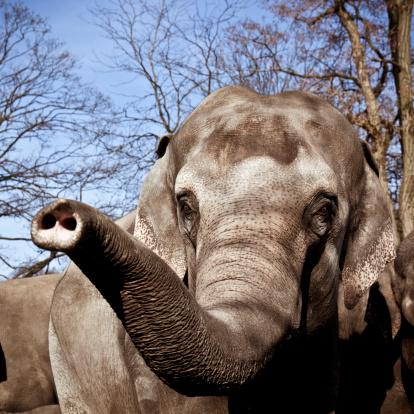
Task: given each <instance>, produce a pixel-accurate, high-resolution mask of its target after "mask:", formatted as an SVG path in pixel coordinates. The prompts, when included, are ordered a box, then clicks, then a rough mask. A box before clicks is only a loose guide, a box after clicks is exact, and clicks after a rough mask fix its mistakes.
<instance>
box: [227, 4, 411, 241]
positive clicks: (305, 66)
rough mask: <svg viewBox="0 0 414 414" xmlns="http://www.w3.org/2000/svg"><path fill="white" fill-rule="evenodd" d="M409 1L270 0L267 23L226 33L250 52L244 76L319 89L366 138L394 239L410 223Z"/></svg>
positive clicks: (250, 23) (245, 25) (402, 234)
mask: <svg viewBox="0 0 414 414" xmlns="http://www.w3.org/2000/svg"><path fill="white" fill-rule="evenodd" d="M412 3H413V1H412V0H409V1H399V0H396V1H385V0H375V1H371V0H370V1H367V0H349V1H345V0H318V1H313V0H306V1H291V2H284V1H279V0H269V1H266V2H265V4H266V5H267V7H268V9H269V10H270V11H271V12H272V14H273V21H272V22H271V23H270V24H263V23H258V22H254V21H251V20H248V21H245V22H244V23H243V24H242V25H241V26H240V25H239V26H238V27H236V28H234V29H233V32H232V36H231V37H230V42H231V43H233V44H235V45H236V46H238V45H240V44H243V48H244V55H245V56H249V54H250V57H251V58H253V59H251V60H250V61H249V65H247V66H246V65H244V66H242V67H240V69H239V72H240V73H241V77H242V78H243V79H244V80H245V81H249V82H252V81H253V82H254V79H258V78H259V77H262V78H263V77H264V76H266V77H267V78H268V79H277V80H278V81H277V84H278V85H279V87H280V85H282V86H283V85H286V84H288V85H289V87H292V86H294V87H298V88H303V89H306V90H310V91H313V92H315V93H317V94H319V95H323V96H325V97H326V98H327V99H328V100H330V101H331V102H332V103H333V104H334V105H335V106H336V107H338V109H340V110H341V111H342V112H343V113H344V114H346V115H347V117H348V119H349V120H350V121H351V122H352V123H353V124H354V125H355V126H356V127H357V128H358V129H359V131H360V133H361V137H364V138H365V139H367V141H369V142H370V143H371V147H372V150H373V154H374V157H375V159H376V161H377V163H378V165H379V172H380V180H381V183H382V185H383V188H384V190H385V191H386V193H387V194H388V197H389V202H390V207H391V208H392V210H393V211H394V234H395V237H396V240H397V243H398V242H399V240H400V238H401V237H405V236H406V235H407V234H408V233H409V232H410V231H411V230H413V229H414V206H413V202H412V200H413V189H414V182H413V179H412V177H413V168H414V166H413V164H412V162H413V161H412V160H413V155H412V151H413V140H414V136H413V126H412V123H413V122H414V120H413V114H412V111H413V102H412V98H413V95H412V65H411V56H410V53H411V43H410V29H411V16H412ZM240 27H241V29H240ZM226 60H227V61H229V59H228V58H226ZM238 60H239V61H240V57H238ZM271 75H273V77H272V76H271ZM401 151H402V158H401V159H399V153H400V154H401ZM401 165H402V167H403V171H400V170H397V169H396V168H397V167H398V168H399V167H400V166H401ZM401 177H402V183H403V184H402V185H401V188H399V186H400V181H399V180H400V179H401Z"/></svg>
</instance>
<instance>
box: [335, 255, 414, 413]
mask: <svg viewBox="0 0 414 414" xmlns="http://www.w3.org/2000/svg"><path fill="white" fill-rule="evenodd" d="M393 272H394V264H393V263H389V264H388V265H387V266H386V268H385V270H384V271H383V272H382V273H381V275H380V276H379V278H378V280H377V281H376V282H375V283H374V284H373V285H372V286H371V288H370V289H369V290H368V291H366V293H365V294H364V295H363V297H362V298H361V299H360V301H359V302H358V304H357V305H356V306H355V307H354V308H353V309H351V310H349V309H347V308H346V307H345V306H344V301H343V295H344V292H343V285H342V283H340V285H339V295H338V316H339V355H340V356H339V359H340V366H341V370H340V386H339V390H340V391H339V400H338V404H337V408H336V411H335V412H336V414H343V413H344V414H345V413H351V412H352V413H364V414H368V413H372V414H395V413H398V414H412V410H411V406H410V402H409V399H408V397H407V394H406V392H405V391H404V387H403V384H402V378H401V332H400V328H401V312H400V309H399V307H398V305H397V302H396V300H395V296H394V292H393V290H392V287H391V278H392V274H393Z"/></svg>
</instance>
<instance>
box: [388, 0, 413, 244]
mask: <svg viewBox="0 0 414 414" xmlns="http://www.w3.org/2000/svg"><path fill="white" fill-rule="evenodd" d="M386 4H387V11H388V20H389V27H388V38H389V41H390V45H391V54H392V61H393V75H394V82H395V88H396V92H397V97H398V119H399V124H400V134H401V149H402V152H403V154H402V155H403V179H402V183H401V187H400V194H399V217H400V220H401V224H402V233H403V237H404V238H405V237H406V236H408V234H409V233H410V232H411V231H412V230H414V109H413V93H412V73H411V39H410V32H411V16H412V10H413V0H409V1H400V0H386Z"/></svg>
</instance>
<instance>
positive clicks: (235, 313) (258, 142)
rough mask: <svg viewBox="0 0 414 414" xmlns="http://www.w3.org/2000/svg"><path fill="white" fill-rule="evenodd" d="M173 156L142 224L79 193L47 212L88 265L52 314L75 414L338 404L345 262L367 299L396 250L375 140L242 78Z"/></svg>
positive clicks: (212, 100)
mask: <svg viewBox="0 0 414 414" xmlns="http://www.w3.org/2000/svg"><path fill="white" fill-rule="evenodd" d="M157 153H158V155H159V157H160V158H159V160H158V161H157V162H156V163H155V165H154V167H153V168H152V170H151V171H150V173H149V174H148V176H147V178H146V180H145V182H144V184H143V187H142V190H141V193H140V197H139V203H138V211H137V218H136V225H135V230H134V237H133V236H131V235H130V234H128V232H127V231H123V230H122V229H121V228H120V227H119V226H117V225H115V224H114V223H113V222H111V221H110V220H108V219H107V218H106V216H104V215H103V214H101V213H99V212H98V211H96V210H94V209H92V208H91V207H89V206H87V205H85V204H82V203H79V202H75V201H70V200H62V199H61V200H57V201H56V202H54V203H52V204H51V205H50V206H48V207H46V208H45V209H43V210H42V211H41V212H39V213H38V215H36V217H35V218H34V220H33V223H32V238H33V241H34V242H35V243H36V244H37V245H38V246H40V247H42V248H46V249H52V250H60V251H63V252H66V253H67V254H68V255H69V256H70V258H71V259H72V260H73V262H74V263H75V264H76V266H75V265H71V267H72V270H70V269H68V271H67V272H66V275H64V277H63V280H62V282H61V283H60V284H59V286H58V288H57V289H56V292H55V295H54V299H53V304H52V313H51V324H50V327H51V331H50V334H49V336H50V349H51V360H52V368H53V372H54V375H55V382H56V387H57V391H58V396H59V401H60V404H61V409H62V411H63V412H88V413H105V412H108V413H109V412H110V413H118V412H119V413H125V412H128V413H129V412H131V413H132V412H152V413H154V412H161V413H170V412H188V413H192V412H203V411H202V410H203V407H206V406H211V407H213V408H212V409H208V410H206V411H204V412H228V411H229V412H231V413H244V412H256V413H267V412H276V411H278V412H290V413H295V412H318V413H328V412H331V411H332V410H333V409H335V404H336V402H335V401H336V396H337V393H338V381H339V378H338V377H339V376H338V366H337V361H338V359H337V345H338V310H337V299H338V268H340V269H341V272H342V273H341V274H342V280H343V286H344V303H345V305H346V306H347V308H350V309H351V308H353V307H354V306H355V305H356V304H357V303H358V300H359V299H360V298H361V297H362V296H363V295H364V293H365V292H366V291H367V290H368V289H369V288H370V286H371V285H372V284H373V283H374V282H375V280H376V279H377V277H378V275H379V274H380V272H381V271H382V270H383V268H384V266H385V264H386V263H387V262H390V261H391V260H393V259H394V241H393V236H392V230H391V221H390V215H389V210H388V206H387V202H386V199H385V195H384V193H383V191H382V189H381V186H380V183H379V180H378V176H377V173H378V171H377V168H376V165H375V162H374V161H373V159H372V156H371V154H370V151H369V148H368V146H367V145H366V144H365V143H364V142H362V141H360V140H359V139H358V137H357V134H356V132H355V131H354V129H353V128H352V126H351V125H350V124H349V123H348V121H347V120H346V119H345V118H344V117H343V116H342V115H341V114H340V113H339V112H338V111H337V110H336V109H334V108H333V107H332V106H331V105H330V104H328V103H327V102H326V101H324V100H322V99H320V98H318V97H317V96H315V95H312V94H309V93H304V92H285V93H281V94H278V95H274V96H265V95H259V94H257V93H255V92H253V91H251V90H250V89H247V88H244V87H239V86H233V87H226V88H223V89H220V90H218V91H216V92H215V93H213V94H211V95H210V96H209V97H207V98H206V99H205V100H204V101H203V102H202V103H201V104H200V105H199V106H198V107H197V108H196V109H195V110H194V112H193V113H192V114H191V115H190V116H189V117H188V118H187V119H186V120H185V122H184V123H183V124H182V126H181V127H180V129H179V130H178V132H177V133H176V134H175V135H174V136H170V135H167V136H164V137H162V138H161V140H160V143H159V147H158V150H157ZM85 276H86V277H85ZM103 298H105V300H106V301H105V300H103ZM108 304H109V305H110V306H109V305H108ZM111 308H112V310H113V311H112V310H111ZM122 325H123V326H124V327H125V328H126V332H127V334H126V333H125V331H123V330H122V329H121V328H122ZM136 350H137V351H138V352H137V351H136ZM159 379H160V380H161V381H162V382H161V381H159ZM164 384H166V385H164ZM194 398H195V399H194ZM188 404H189V405H188ZM190 406H191V408H189V407H190ZM171 407H173V408H171ZM177 407H181V408H177Z"/></svg>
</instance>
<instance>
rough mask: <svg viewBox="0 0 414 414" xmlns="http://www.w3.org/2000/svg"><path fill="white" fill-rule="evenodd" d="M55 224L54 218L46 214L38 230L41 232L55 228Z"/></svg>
mask: <svg viewBox="0 0 414 414" xmlns="http://www.w3.org/2000/svg"><path fill="white" fill-rule="evenodd" d="M55 224H56V217H55V216H53V215H52V214H46V215H45V216H44V217H43V219H42V221H41V223H40V228H41V229H42V230H49V229H53V227H55Z"/></svg>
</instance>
